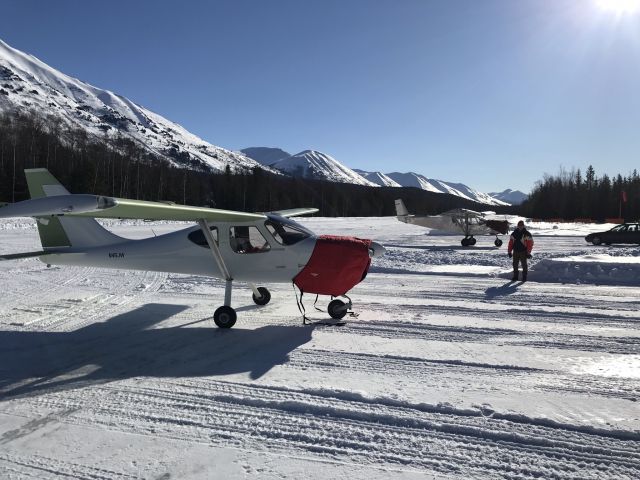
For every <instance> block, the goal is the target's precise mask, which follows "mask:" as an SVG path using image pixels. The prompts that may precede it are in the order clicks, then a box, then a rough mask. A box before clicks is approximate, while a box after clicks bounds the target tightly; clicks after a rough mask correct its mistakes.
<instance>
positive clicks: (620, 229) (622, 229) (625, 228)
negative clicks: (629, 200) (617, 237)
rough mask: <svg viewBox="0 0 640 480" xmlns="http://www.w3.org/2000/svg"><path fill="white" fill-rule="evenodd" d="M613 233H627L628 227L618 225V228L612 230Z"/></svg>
mask: <svg viewBox="0 0 640 480" xmlns="http://www.w3.org/2000/svg"><path fill="white" fill-rule="evenodd" d="M611 231H612V232H626V231H627V226H626V225H618V226H617V227H613V228H612V229H611Z"/></svg>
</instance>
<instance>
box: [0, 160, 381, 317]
mask: <svg viewBox="0 0 640 480" xmlns="http://www.w3.org/2000/svg"><path fill="white" fill-rule="evenodd" d="M25 174H26V177H27V184H28V187H29V193H30V195H31V200H25V201H23V202H18V203H13V204H6V205H5V206H0V218H8V217H34V218H35V219H36V220H37V226H38V233H39V235H40V240H41V242H42V247H43V250H42V251H39V252H31V253H21V254H14V255H4V256H2V257H0V259H4V260H10V259H15V258H27V257H39V258H40V260H41V261H42V262H44V263H46V264H48V265H79V266H95V267H103V268H117V269H127V270H150V271H158V272H172V273H185V274H192V275H204V276H209V277H216V278H222V279H224V280H225V281H226V288H225V295H224V304H223V305H222V306H221V307H219V308H218V309H216V311H215V313H214V315H213V319H214V322H215V323H216V325H217V326H218V327H221V328H230V327H232V326H233V325H234V324H235V323H236V319H237V315H236V312H235V310H234V309H233V308H232V307H231V292H232V285H233V282H234V281H244V282H248V284H249V286H250V287H251V289H252V291H253V301H254V302H255V303H256V304H257V305H266V304H267V303H269V301H270V299H271V294H270V292H269V290H267V288H265V287H258V286H256V284H257V283H262V282H269V283H289V282H293V283H294V284H295V285H296V286H297V287H298V288H299V289H300V292H301V295H302V293H315V294H319V295H331V296H332V297H344V298H346V300H347V301H346V302H344V301H342V300H339V299H337V298H336V299H334V300H332V301H331V302H330V303H329V306H328V313H329V315H330V316H331V317H332V318H335V319H340V318H342V317H344V316H345V314H346V313H347V310H349V309H350V308H351V307H352V303H351V300H350V299H349V297H347V296H346V293H347V292H348V291H349V290H350V289H351V288H353V287H354V286H355V285H356V284H358V283H359V282H360V281H362V280H363V279H364V277H365V276H366V274H367V271H368V269H369V265H370V263H371V258H372V257H379V256H382V255H383V254H384V252H385V249H384V247H383V246H382V245H380V244H378V243H376V242H373V241H371V240H363V239H359V238H355V237H337V236H330V235H321V236H317V235H315V234H314V233H313V232H311V231H310V230H309V229H307V228H305V227H303V226H302V225H300V224H298V223H296V222H294V221H293V220H290V217H294V216H298V215H304V214H309V213H315V212H317V211H318V210H317V209H316V208H299V209H293V210H284V211H280V212H272V213H267V214H259V213H243V212H234V211H230V210H219V209H213V208H203V207H190V206H185V205H176V204H174V203H171V202H167V203H163V202H147V201H140V200H129V199H122V198H112V197H106V196H98V195H72V194H70V193H69V192H68V191H67V190H66V189H65V188H64V187H63V186H62V185H61V184H60V182H58V180H56V179H55V178H54V177H53V175H51V174H50V173H49V171H48V170H46V169H43V168H36V169H29V170H25ZM95 218H119V219H124V218H127V219H145V220H176V221H193V222H195V223H197V225H194V226H192V227H188V228H185V229H183V230H179V231H176V232H172V233H167V234H164V235H159V236H157V237H152V238H146V239H142V240H129V239H125V238H122V237H119V236H117V235H115V234H113V233H111V232H110V231H108V230H106V229H105V228H104V227H102V226H101V225H100V224H99V223H98V222H96V220H95ZM303 318H304V319H305V320H306V317H304V312H303Z"/></svg>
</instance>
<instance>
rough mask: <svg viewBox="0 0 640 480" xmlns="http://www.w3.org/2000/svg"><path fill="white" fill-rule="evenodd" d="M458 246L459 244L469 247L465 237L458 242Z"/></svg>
mask: <svg viewBox="0 0 640 480" xmlns="http://www.w3.org/2000/svg"><path fill="white" fill-rule="evenodd" d="M460 244H461V245H462V246H463V247H468V246H469V240H467V239H466V237H465V238H463V239H462V240H460Z"/></svg>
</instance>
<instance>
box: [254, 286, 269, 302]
mask: <svg viewBox="0 0 640 480" xmlns="http://www.w3.org/2000/svg"><path fill="white" fill-rule="evenodd" d="M258 291H259V292H260V295H261V297H260V298H257V297H256V294H255V293H254V294H253V295H252V298H253V303H255V304H256V305H266V304H267V303H269V301H271V293H270V292H269V290H267V289H266V288H265V287H258Z"/></svg>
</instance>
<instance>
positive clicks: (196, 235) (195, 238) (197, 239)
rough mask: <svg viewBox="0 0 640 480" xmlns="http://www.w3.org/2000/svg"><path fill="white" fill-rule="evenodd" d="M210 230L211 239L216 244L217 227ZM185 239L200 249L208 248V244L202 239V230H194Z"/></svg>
mask: <svg viewBox="0 0 640 480" xmlns="http://www.w3.org/2000/svg"><path fill="white" fill-rule="evenodd" d="M210 229H211V233H212V235H213V239H214V240H215V241H216V243H218V228H217V227H210ZM187 238H188V239H189V240H191V241H192V242H193V243H195V244H196V245H199V246H201V247H204V248H209V244H208V243H207V239H206V238H204V233H202V230H200V229H197V230H194V231H193V232H191V233H190V234H189V235H187Z"/></svg>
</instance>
